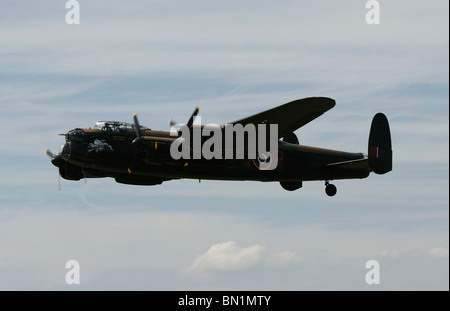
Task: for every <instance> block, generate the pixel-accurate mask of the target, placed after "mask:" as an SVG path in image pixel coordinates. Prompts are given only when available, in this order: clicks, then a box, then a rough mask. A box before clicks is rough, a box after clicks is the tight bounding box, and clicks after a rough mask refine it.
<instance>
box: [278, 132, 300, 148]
mask: <svg viewBox="0 0 450 311" xmlns="http://www.w3.org/2000/svg"><path fill="white" fill-rule="evenodd" d="M281 140H282V141H284V142H286V143H290V144H296V145H298V144H299V142H298V137H297V135H295V134H294V132H292V133H290V134H288V135H286V136H284V137H283V138H282V139H281Z"/></svg>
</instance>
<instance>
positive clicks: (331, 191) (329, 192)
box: [325, 181, 337, 197]
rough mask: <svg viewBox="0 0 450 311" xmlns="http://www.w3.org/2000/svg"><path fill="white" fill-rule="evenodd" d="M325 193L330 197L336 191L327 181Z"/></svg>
mask: <svg viewBox="0 0 450 311" xmlns="http://www.w3.org/2000/svg"><path fill="white" fill-rule="evenodd" d="M325 193H326V194H327V195H328V196H330V197H332V196H334V195H335V194H336V193H337V188H336V186H335V185H333V184H330V183H328V181H327V182H325Z"/></svg>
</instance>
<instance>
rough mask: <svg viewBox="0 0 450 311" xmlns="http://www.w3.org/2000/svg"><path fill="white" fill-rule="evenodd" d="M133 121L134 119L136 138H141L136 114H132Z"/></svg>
mask: <svg viewBox="0 0 450 311" xmlns="http://www.w3.org/2000/svg"><path fill="white" fill-rule="evenodd" d="M133 121H134V130H135V131H136V136H137V138H141V136H142V133H141V126H140V125H139V120H138V117H137V114H133Z"/></svg>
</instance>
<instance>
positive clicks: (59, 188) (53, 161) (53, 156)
mask: <svg viewBox="0 0 450 311" xmlns="http://www.w3.org/2000/svg"><path fill="white" fill-rule="evenodd" d="M45 153H46V154H47V155H48V156H49V157H50V158H51V159H52V163H53V165H56V164H57V163H58V162H59V161H61V156H60V155H55V154H54V153H53V152H51V151H50V149H48V148H47V149H45ZM56 166H58V165H56ZM58 192H61V174H60V172H59V167H58Z"/></svg>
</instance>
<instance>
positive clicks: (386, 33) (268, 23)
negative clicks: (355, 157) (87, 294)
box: [0, 0, 449, 290]
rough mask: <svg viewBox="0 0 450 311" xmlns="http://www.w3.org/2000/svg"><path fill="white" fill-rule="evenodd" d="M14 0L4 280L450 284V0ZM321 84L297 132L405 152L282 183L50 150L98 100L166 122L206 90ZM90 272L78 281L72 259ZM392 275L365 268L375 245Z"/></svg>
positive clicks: (103, 112) (240, 93)
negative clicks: (333, 177) (322, 103)
mask: <svg viewBox="0 0 450 311" xmlns="http://www.w3.org/2000/svg"><path fill="white" fill-rule="evenodd" d="M65 2H66V1H63V0H60V1H55V0H52V1H49V0H44V1H39V3H29V1H27V2H25V1H7V0H0V121H1V124H2V131H0V140H1V143H2V144H1V145H2V148H1V149H0V166H1V171H2V176H1V178H0V183H1V188H0V189H1V190H0V237H1V238H0V289H2V290H16V289H18V290H29V289H31V290H40V289H43V290H76V289H86V290H101V289H105V290H114V289H125V290H128V289H130V290H131V289H139V290H310V289H317V290H330V289H331V290H448V288H449V287H448V286H449V285H448V284H449V213H448V204H449V195H448V193H449V192H448V186H449V175H448V172H449V110H448V109H449V108H448V106H449V78H448V77H449V75H448V74H449V73H448V68H449V60H448V53H449V41H448V37H449V36H448V25H449V16H448V11H449V10H448V9H449V8H448V1H437V0H433V1H428V2H426V3H425V2H423V1H400V0H396V1H381V0H380V1H379V2H380V8H381V10H380V13H381V23H380V24H379V25H367V24H366V22H365V14H366V12H367V9H366V8H365V1H339V2H336V1H281V2H273V1H229V0H228V1H214V2H211V1H189V2H186V1H176V0H173V1H164V0H160V1H145V3H143V1H127V2H126V3H125V2H123V1H122V2H120V1H100V0H96V1H80V6H81V12H80V13H81V14H80V17H81V24H80V25H67V24H66V22H65V15H66V12H67V9H66V8H65ZM309 96H327V97H331V98H333V99H335V100H336V107H334V108H333V109H332V110H331V111H329V112H327V113H326V114H325V115H323V116H321V117H320V118H318V119H317V120H315V121H314V122H312V123H310V124H308V125H306V126H305V127H304V128H302V129H300V130H298V131H297V132H296V134H297V135H298V137H299V140H300V143H301V144H305V145H311V146H320V147H326V148H332V149H338V150H345V151H355V152H367V151H366V149H367V138H368V132H369V127H370V122H371V119H372V117H373V115H374V114H376V113H377V112H380V111H381V112H384V113H385V114H386V115H387V116H388V118H389V120H390V124H391V131H392V140H393V150H394V170H393V171H392V172H390V173H389V174H386V175H383V176H378V175H371V176H369V177H368V178H367V179H364V180H347V181H336V182H335V184H336V186H337V187H338V194H337V195H336V196H335V197H333V198H329V197H327V196H326V195H325V193H324V186H323V183H322V182H309V183H305V184H304V186H303V188H302V189H300V190H298V191H295V192H292V193H291V192H287V191H284V190H283V189H282V188H281V187H280V186H279V184H277V183H258V182H222V181H202V183H198V181H191V180H182V181H171V182H167V183H164V184H163V185H161V186H155V187H138V186H127V185H120V184H116V183H115V182H114V181H113V180H108V179H101V180H89V181H88V183H87V185H86V186H84V183H83V181H80V182H70V181H65V180H63V181H62V192H58V191H57V190H58V175H57V170H56V168H55V167H53V166H52V165H51V163H50V161H49V159H48V158H47V157H46V155H45V154H44V150H45V148H47V147H49V148H50V149H51V150H53V151H57V150H58V148H59V146H60V145H61V144H62V143H63V139H62V137H60V136H58V135H57V134H59V133H65V132H67V131H68V130H69V129H72V128H75V127H89V126H92V125H93V124H94V123H95V122H96V121H98V120H105V119H113V120H121V121H131V120H132V115H133V113H135V112H137V113H138V115H139V120H140V122H141V123H142V124H144V125H147V126H149V127H151V128H154V129H164V130H168V129H169V128H168V125H167V122H168V120H169V119H170V118H174V119H175V120H177V121H179V122H185V121H186V120H187V119H188V117H189V116H190V114H191V113H192V111H193V109H194V108H195V107H196V106H197V105H199V106H200V109H201V110H200V114H201V116H202V121H203V122H204V123H219V124H222V123H225V122H229V121H232V120H236V119H239V118H242V117H244V116H247V115H250V114H254V113H257V112H260V111H263V110H265V109H268V108H271V107H273V106H276V105H280V104H283V103H286V102H289V101H291V100H294V99H298V98H302V97H309ZM71 259H75V260H78V261H79V262H80V266H81V284H80V285H77V286H74V285H72V286H69V285H66V283H65V274H66V272H67V269H66V268H65V263H66V262H67V261H68V260H71ZM372 259H375V260H377V261H379V263H380V268H381V284H380V285H370V286H369V285H367V284H366V282H365V275H366V273H367V272H368V270H367V269H366V268H365V264H366V262H367V261H368V260H372Z"/></svg>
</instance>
